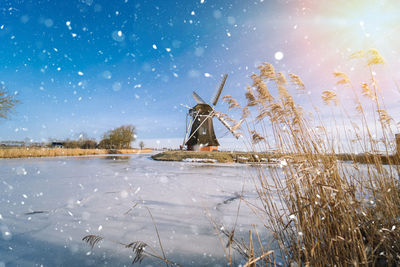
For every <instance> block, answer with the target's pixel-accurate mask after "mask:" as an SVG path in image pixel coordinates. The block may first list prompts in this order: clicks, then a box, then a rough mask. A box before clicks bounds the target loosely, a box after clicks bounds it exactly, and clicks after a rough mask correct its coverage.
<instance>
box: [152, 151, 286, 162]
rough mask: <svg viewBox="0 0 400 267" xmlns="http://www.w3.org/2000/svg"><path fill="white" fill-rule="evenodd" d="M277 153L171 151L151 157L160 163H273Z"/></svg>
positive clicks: (278, 155) (277, 155)
mask: <svg viewBox="0 0 400 267" xmlns="http://www.w3.org/2000/svg"><path fill="white" fill-rule="evenodd" d="M280 156H281V155H280V154H277V153H256V152H222V151H211V152H210V151H183V150H171V151H164V152H162V153H158V154H155V155H152V156H151V157H152V159H154V160H161V161H186V162H187V161H189V162H190V161H192V162H208V163H214V162H215V163H217V162H218V163H252V162H265V163H267V162H273V161H275V160H276V158H278V157H280Z"/></svg>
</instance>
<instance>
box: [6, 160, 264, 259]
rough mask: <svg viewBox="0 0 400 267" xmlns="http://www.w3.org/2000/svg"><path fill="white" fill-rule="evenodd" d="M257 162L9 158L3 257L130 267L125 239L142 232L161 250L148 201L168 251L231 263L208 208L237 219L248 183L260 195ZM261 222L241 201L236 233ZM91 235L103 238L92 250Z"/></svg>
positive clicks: (223, 220)
mask: <svg viewBox="0 0 400 267" xmlns="http://www.w3.org/2000/svg"><path fill="white" fill-rule="evenodd" d="M249 168H250V167H247V166H245V165H239V164H231V165H229V164H228V165H222V164H212V163H211V164H206V163H192V162H157V161H153V160H152V159H151V158H150V157H149V155H131V156H120V157H113V156H111V157H110V156H88V157H81V158H76V157H62V158H31V159H1V160H0V173H1V174H0V192H1V195H0V214H1V217H0V230H1V234H0V239H1V242H0V255H1V258H0V264H5V266H40V265H43V266H61V265H62V266H124V265H126V266H128V265H130V264H131V262H132V258H130V256H133V253H132V252H131V250H129V249H127V248H125V247H124V246H122V245H118V244H117V242H121V243H124V244H129V243H131V242H133V241H138V240H140V241H143V242H146V243H147V244H149V245H150V246H152V247H153V248H155V249H157V250H158V251H160V250H159V245H158V241H157V235H156V232H155V229H154V225H153V223H152V220H151V217H150V215H149V213H148V210H147V208H148V209H149V210H150V211H151V213H152V215H153V217H154V221H155V223H156V225H157V227H158V230H159V233H160V238H161V241H162V245H163V247H164V249H165V251H166V254H167V258H168V259H170V260H173V261H176V262H177V263H179V264H182V265H183V266H188V265H190V266H196V265H200V266H214V265H218V264H219V265H221V266H223V265H225V264H226V262H225V260H224V250H223V246H222V245H221V243H220V242H219V239H218V237H217V235H216V232H215V230H214V228H213V226H212V224H211V223H210V221H209V218H208V216H207V214H210V215H211V217H212V218H213V219H214V220H215V221H216V222H217V223H218V224H223V225H224V227H225V228H226V229H229V228H230V227H232V225H233V224H234V222H235V219H236V213H237V207H238V203H239V197H238V196H239V195H240V193H241V192H242V190H243V192H244V195H245V197H246V198H247V199H250V201H251V200H254V199H255V198H256V194H255V193H254V191H253V187H254V186H253V184H252V182H251V181H250V177H249ZM22 169H23V170H24V172H21V170H22ZM258 222H259V221H258V220H257V219H256V218H255V217H254V215H252V212H251V211H250V209H249V208H247V207H246V205H245V204H243V203H242V205H241V209H240V215H239V218H238V226H237V231H236V234H237V235H238V236H240V235H243V237H246V236H248V230H249V229H251V227H252V226H251V224H253V223H258ZM259 229H260V230H262V226H260V227H259ZM89 234H95V235H101V236H102V237H104V240H103V241H102V242H100V243H98V245H96V246H95V247H94V249H93V250H91V248H90V246H89V245H88V244H86V243H84V242H83V241H82V238H83V237H84V236H86V235H89ZM235 260H236V263H237V264H239V263H240V257H238V256H237V257H236V258H235ZM144 263H148V264H156V265H158V264H159V262H157V261H153V260H150V259H145V260H144Z"/></svg>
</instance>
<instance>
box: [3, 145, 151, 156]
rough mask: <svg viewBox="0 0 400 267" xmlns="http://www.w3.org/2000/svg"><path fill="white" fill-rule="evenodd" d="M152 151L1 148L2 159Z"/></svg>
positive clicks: (148, 150) (146, 151)
mask: <svg viewBox="0 0 400 267" xmlns="http://www.w3.org/2000/svg"><path fill="white" fill-rule="evenodd" d="M150 152H152V150H151V149H143V150H139V149H118V150H107V149H81V148H40V147H19V148H1V149H0V158H27V157H56V156H83V155H105V154H129V153H150Z"/></svg>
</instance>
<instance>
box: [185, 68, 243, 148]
mask: <svg viewBox="0 0 400 267" xmlns="http://www.w3.org/2000/svg"><path fill="white" fill-rule="evenodd" d="M227 78H228V74H225V75H224V77H223V79H222V82H221V85H220V86H219V88H218V90H217V92H216V94H215V96H214V98H213V99H212V102H211V103H212V106H211V105H209V104H207V103H206V102H205V101H204V100H203V99H202V98H201V97H200V96H199V95H198V94H197V93H196V92H193V98H194V100H195V101H196V102H197V104H196V105H195V106H194V107H192V108H189V112H188V114H187V116H186V135H185V139H184V140H183V144H184V146H186V148H187V150H194V151H214V150H218V146H219V142H218V140H217V137H216V136H215V132H214V125H213V118H214V117H217V119H218V120H219V121H220V122H221V123H222V124H223V125H224V126H225V127H226V128H227V129H228V130H229V131H230V132H231V133H232V134H233V136H235V137H236V138H239V136H240V134H238V133H237V132H235V131H234V129H233V128H232V127H231V126H230V125H229V124H228V123H227V122H226V121H225V120H224V119H223V117H222V116H221V115H219V113H217V112H216V111H215V109H214V108H215V106H216V105H217V103H218V99H219V97H220V95H221V92H222V89H223V88H224V85H225V82H226V79H227ZM188 118H190V121H188Z"/></svg>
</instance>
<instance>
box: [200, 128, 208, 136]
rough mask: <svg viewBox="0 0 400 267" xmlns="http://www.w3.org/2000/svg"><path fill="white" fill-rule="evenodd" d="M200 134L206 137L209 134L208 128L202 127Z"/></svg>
mask: <svg viewBox="0 0 400 267" xmlns="http://www.w3.org/2000/svg"><path fill="white" fill-rule="evenodd" d="M200 134H201V135H206V134H207V130H206V127H200Z"/></svg>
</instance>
